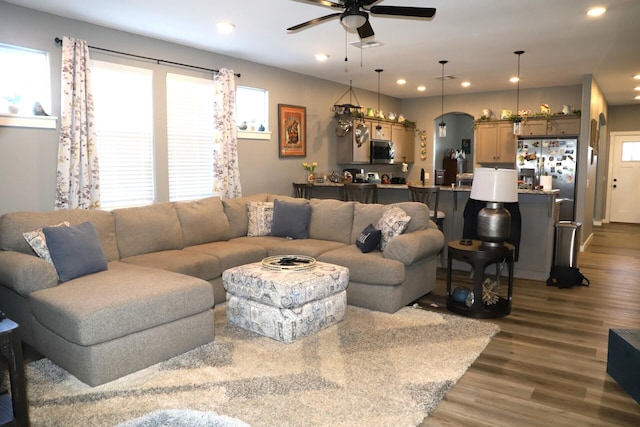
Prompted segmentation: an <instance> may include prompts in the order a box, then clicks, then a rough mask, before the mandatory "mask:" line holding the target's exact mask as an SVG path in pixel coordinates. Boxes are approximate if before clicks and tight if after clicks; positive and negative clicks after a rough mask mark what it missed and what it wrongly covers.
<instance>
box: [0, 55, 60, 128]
mask: <svg viewBox="0 0 640 427" xmlns="http://www.w3.org/2000/svg"><path fill="white" fill-rule="evenodd" d="M0 64H2V67H0V114H2V115H4V116H8V115H11V116H13V117H14V119H15V120H13V121H11V122H6V121H4V120H3V121H2V122H1V123H0V124H7V125H12V126H28V127H50V128H55V127H56V123H55V119H53V118H51V117H48V120H46V121H43V122H42V123H36V121H34V120H35V118H36V117H37V118H44V117H46V116H45V114H46V115H47V116H48V115H49V114H51V76H50V72H49V55H48V54H47V52H42V51H39V50H32V49H26V48H22V47H17V46H11V45H6V44H0ZM8 64H11V66H8ZM25 116H27V117H32V118H34V119H33V120H31V121H29V120H28V119H25ZM25 120H26V122H25ZM45 122H46V123H45Z"/></svg>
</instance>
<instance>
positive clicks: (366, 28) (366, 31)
mask: <svg viewBox="0 0 640 427" xmlns="http://www.w3.org/2000/svg"><path fill="white" fill-rule="evenodd" d="M375 34H376V33H374V32H373V28H372V27H371V23H370V22H369V20H368V19H367V22H365V23H364V25H362V27H360V28H358V35H359V36H360V39H366V38H368V37H373V36H374V35H375Z"/></svg>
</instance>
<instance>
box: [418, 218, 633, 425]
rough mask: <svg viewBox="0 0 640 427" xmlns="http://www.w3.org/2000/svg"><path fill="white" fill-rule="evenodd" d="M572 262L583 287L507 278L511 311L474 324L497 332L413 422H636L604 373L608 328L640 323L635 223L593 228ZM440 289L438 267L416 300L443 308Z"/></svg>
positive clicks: (459, 279)
mask: <svg viewBox="0 0 640 427" xmlns="http://www.w3.org/2000/svg"><path fill="white" fill-rule="evenodd" d="M578 264H579V267H580V271H581V272H582V273H583V274H584V275H585V276H586V277H588V278H589V280H590V281H591V285H590V286H589V287H588V288H587V287H575V288H571V289H558V288H556V287H548V286H546V284H545V283H544V282H541V281H532V280H523V279H515V284H514V296H513V306H512V310H511V314H510V315H509V316H507V317H504V318H502V319H491V320H483V321H489V322H494V323H496V324H498V325H499V326H500V329H501V330H500V332H499V333H498V334H497V335H496V336H495V337H494V338H493V339H492V340H491V342H490V343H489V345H488V346H487V348H486V349H485V350H484V352H482V354H481V355H480V357H478V359H477V360H476V361H475V362H474V363H473V365H472V366H471V367H470V368H469V370H468V371H467V372H466V373H465V374H464V375H463V377H462V378H461V379H460V380H459V381H458V383H457V384H456V385H455V386H454V388H453V389H452V390H451V391H450V392H449V393H448V394H447V396H446V397H445V398H444V399H443V400H442V401H441V402H440V404H439V405H438V407H437V408H436V410H435V411H434V412H433V413H432V414H431V415H430V416H429V417H428V418H427V419H425V421H424V422H423V423H422V424H421V425H422V426H545V427H551V426H554V427H555V426H640V404H638V403H637V402H636V401H635V400H633V399H632V398H631V397H630V396H629V395H628V394H627V393H626V392H625V391H624V390H623V389H622V388H621V387H620V386H619V385H618V384H617V383H616V382H615V381H614V380H613V379H612V378H611V377H610V376H609V375H607V372H606V368H607V350H608V334H609V329H610V328H621V329H640V225H633V224H604V225H603V226H601V227H594V236H593V238H592V239H591V241H590V242H589V244H588V246H587V248H586V250H585V252H581V253H580V254H579V255H578ZM454 283H456V284H465V283H466V284H467V286H469V287H470V285H471V281H470V280H469V274H468V273H454ZM445 289H446V271H445V270H439V271H438V284H437V287H436V290H435V291H434V292H432V293H431V294H429V295H427V296H426V297H424V298H422V299H421V300H419V303H420V305H421V306H423V307H424V308H426V309H429V310H437V311H441V312H447V313H448V311H447V310H446V308H445V303H444V298H445V297H444V296H445ZM434 304H435V305H437V306H438V307H433V305H434Z"/></svg>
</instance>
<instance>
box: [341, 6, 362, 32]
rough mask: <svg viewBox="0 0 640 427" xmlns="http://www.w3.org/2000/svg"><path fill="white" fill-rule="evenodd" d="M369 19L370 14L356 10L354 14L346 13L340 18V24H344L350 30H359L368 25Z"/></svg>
mask: <svg viewBox="0 0 640 427" xmlns="http://www.w3.org/2000/svg"><path fill="white" fill-rule="evenodd" d="M368 18H369V14H368V13H366V12H361V11H359V10H354V11H352V12H345V13H344V14H343V15H342V16H341V17H340V22H342V25H344V26H345V27H347V28H348V29H349V30H357V29H358V28H360V27H362V26H363V25H364V24H366V23H367V20H368Z"/></svg>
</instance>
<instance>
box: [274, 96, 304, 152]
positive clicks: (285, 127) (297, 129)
mask: <svg viewBox="0 0 640 427" xmlns="http://www.w3.org/2000/svg"><path fill="white" fill-rule="evenodd" d="M278 153H279V156H280V157H306V156H307V108H306V107H301V106H299V105H287V104H278Z"/></svg>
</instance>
